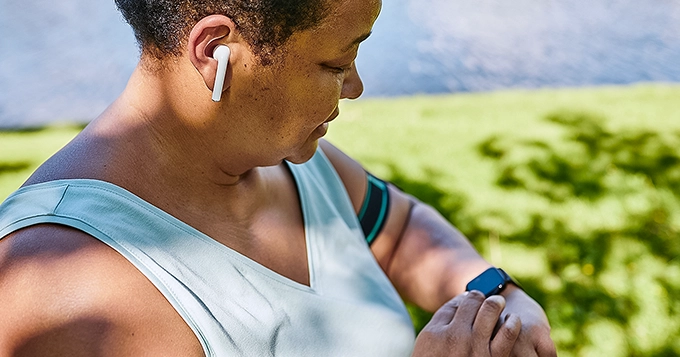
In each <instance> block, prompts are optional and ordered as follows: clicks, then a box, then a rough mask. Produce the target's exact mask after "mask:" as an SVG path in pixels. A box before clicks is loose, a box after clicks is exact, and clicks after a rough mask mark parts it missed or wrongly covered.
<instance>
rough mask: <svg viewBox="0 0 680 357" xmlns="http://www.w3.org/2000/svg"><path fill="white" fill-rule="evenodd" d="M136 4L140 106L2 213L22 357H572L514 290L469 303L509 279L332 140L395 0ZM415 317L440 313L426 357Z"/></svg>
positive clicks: (112, 117) (94, 134)
mask: <svg viewBox="0 0 680 357" xmlns="http://www.w3.org/2000/svg"><path fill="white" fill-rule="evenodd" d="M117 4H118V6H119V9H120V10H121V11H122V13H123V14H124V16H125V18H126V20H127V21H128V22H129V23H130V24H131V25H132V27H133V29H134V31H135V35H136V37H137V39H138V41H139V43H140V47H141V59H140V63H139V65H138V67H137V69H136V70H135V72H134V73H133V75H132V77H131V78H130V81H129V83H128V86H127V88H126V89H125V90H124V92H123V93H122V94H121V96H120V97H119V98H118V99H117V100H116V101H115V102H114V103H113V104H112V105H111V106H110V107H109V108H108V109H107V110H106V111H105V112H104V113H103V114H102V115H101V116H99V117H98V118H97V119H96V120H94V121H93V122H92V123H91V124H90V125H88V127H87V128H86V129H85V130H83V132H82V133H81V134H80V135H78V137H76V138H75V139H74V140H73V141H72V142H71V143H69V144H68V145H67V146H66V147H64V148H63V149H62V150H61V151H59V152H58V153H57V154H55V155H54V156H53V157H52V158H50V159H49V160H48V161H47V162H46V163H45V164H44V165H42V166H41V167H40V168H39V169H38V170H37V171H36V172H35V173H34V174H33V175H32V176H31V178H29V180H28V181H27V182H26V184H25V185H24V187H23V188H22V189H20V190H19V191H18V192H17V193H15V194H14V195H13V196H11V197H10V198H9V199H8V200H7V201H6V202H5V203H4V204H3V206H1V207H0V237H4V238H3V239H2V240H0V264H1V266H2V270H0V272H1V274H0V285H1V286H2V288H1V289H0V299H1V300H2V301H3V306H4V307H5V309H4V310H5V311H9V313H8V314H5V317H4V318H3V320H2V321H1V322H0V331H2V332H0V348H1V349H2V353H3V354H8V355H14V354H16V355H41V356H43V355H60V356H61V355H69V356H78V355H84V356H89V355H116V356H118V355H125V356H128V355H130V356H131V355H135V356H136V355H154V356H155V355H159V356H171V355H178V356H202V355H210V356H212V355H215V356H226V355H228V356H231V355H249V356H262V355H279V356H287V355H296V356H299V355H310V356H316V355H321V354H326V355H331V356H407V355H409V354H410V353H413V355H414V356H444V355H454V356H469V355H473V356H509V355H511V354H512V355H515V356H554V355H555V348H554V346H553V344H552V341H551V340H550V336H549V325H548V323H547V319H546V318H545V314H544V313H543V311H542V310H541V308H540V307H539V306H538V304H536V303H535V302H534V301H533V300H532V299H531V298H529V297H528V296H527V295H526V294H525V293H524V292H523V291H521V290H520V289H519V288H517V287H516V286H514V285H512V284H511V283H510V284H508V285H507V288H506V289H505V290H503V291H502V292H501V293H500V294H501V295H495V296H492V297H490V298H488V299H485V298H484V296H483V295H481V294H480V293H478V292H471V293H468V294H463V295H461V293H462V292H463V290H464V287H465V285H466V284H467V283H468V282H469V281H471V280H473V278H475V277H476V276H478V275H479V274H480V273H482V272H483V271H485V270H486V269H488V268H489V267H490V265H489V264H488V263H486V262H485V261H484V260H483V259H482V258H481V257H480V256H479V255H478V254H477V253H476V252H475V251H474V249H473V248H472V247H471V246H470V244H469V243H468V242H467V240H466V239H465V238H464V237H462V236H461V235H460V233H459V232H458V231H456V230H455V229H454V228H453V227H451V226H450V225H449V224H448V223H447V222H446V221H445V220H444V219H442V217H441V216H439V215H438V214H437V213H436V212H435V211H434V210H433V209H431V208H430V207H427V206H425V205H424V204H422V203H420V202H418V201H416V200H415V199H413V198H412V197H410V196H408V195H406V194H404V193H402V192H400V191H399V190H397V189H395V188H394V187H393V186H391V185H388V184H385V183H384V182H382V181H380V180H379V179H377V178H374V177H372V176H370V175H367V174H366V172H365V171H364V170H363V168H362V167H361V166H360V165H359V164H358V163H357V162H356V161H354V160H352V159H351V158H349V157H347V156H346V155H344V154H343V153H342V152H341V151H339V150H338V149H336V148H335V147H333V146H332V145H331V144H329V143H328V142H325V141H320V139H321V137H323V135H324V134H325V133H326V130H327V128H328V125H329V124H328V123H329V122H330V121H332V120H333V119H334V118H335V117H337V115H338V113H339V111H338V101H339V100H340V99H341V98H349V99H353V98H357V97H358V96H359V95H360V94H361V92H362V83H361V80H360V78H359V75H358V73H357V71H356V68H355V65H354V59H355V58H356V55H357V50H358V47H359V43H360V42H361V41H363V40H364V39H366V38H367V37H368V36H369V35H370V31H371V27H372V25H373V22H374V21H375V19H376V17H377V16H378V13H379V11H380V6H381V4H380V1H379V0H369V1H361V0H342V1H337V2H331V1H323V0H305V1H297V2H293V3H291V2H286V1H265V0H255V1H239V0H232V1H220V0H201V1H198V0H188V1H187V0H184V1H179V0H163V1H152V0H147V1H134V0H127V1H126V0H118V1H117ZM218 46H226V47H228V49H229V56H228V63H227V72H226V76H225V80H224V85H223V90H222V91H221V92H219V93H217V94H218V97H220V100H219V101H218V102H214V101H212V100H211V94H212V93H211V92H212V91H213V89H214V88H215V86H216V80H218V81H220V82H221V79H220V78H219V76H216V73H217V67H218V61H217V60H215V58H213V54H214V52H215V49H216V48H217V47H218ZM225 63H226V62H225ZM217 87H218V88H219V85H218V86H217ZM371 192H373V193H376V192H377V193H378V194H371ZM364 205H366V207H367V208H364ZM366 217H369V218H366ZM366 239H368V241H370V242H369V243H371V245H370V247H369V245H368V244H367V240H366ZM504 286H505V285H504ZM397 292H398V294H397ZM400 296H401V297H400ZM454 297H455V298H454ZM401 298H403V299H406V300H410V301H413V302H414V303H416V304H418V305H419V306H421V307H423V308H425V309H429V310H431V311H434V310H437V309H438V311H437V313H436V314H435V315H434V318H433V319H432V321H431V322H430V324H429V325H428V327H426V329H425V330H424V332H423V333H422V334H421V336H420V337H419V338H418V339H417V340H415V347H414V336H413V330H412V327H411V326H410V320H409V318H408V315H407V313H406V310H405V308H404V306H403V303H402V302H401ZM497 322H498V327H496V325H497ZM520 326H521V329H520ZM494 330H497V331H496V334H495V336H496V337H495V338H493V340H492V339H491V336H492V335H493V334H494Z"/></svg>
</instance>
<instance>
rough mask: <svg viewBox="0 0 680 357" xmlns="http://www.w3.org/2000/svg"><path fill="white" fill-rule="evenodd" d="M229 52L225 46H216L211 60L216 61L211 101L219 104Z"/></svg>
mask: <svg viewBox="0 0 680 357" xmlns="http://www.w3.org/2000/svg"><path fill="white" fill-rule="evenodd" d="M230 54H231V50H230V49H229V47H227V46H225V45H218V46H217V47H215V49H214V50H213V58H214V59H216V60H217V73H215V85H214V86H213V94H212V100H213V101H214V102H219V101H220V99H221V98H222V89H223V88H224V77H225V76H226V75H227V65H228V64H229V55H230Z"/></svg>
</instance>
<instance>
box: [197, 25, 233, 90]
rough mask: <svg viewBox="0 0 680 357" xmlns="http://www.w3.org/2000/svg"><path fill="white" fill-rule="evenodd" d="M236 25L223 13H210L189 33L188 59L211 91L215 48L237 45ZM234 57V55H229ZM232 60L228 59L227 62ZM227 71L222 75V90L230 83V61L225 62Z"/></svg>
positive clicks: (213, 83)
mask: <svg viewBox="0 0 680 357" xmlns="http://www.w3.org/2000/svg"><path fill="white" fill-rule="evenodd" d="M237 41H238V39H237V35H236V26H235V24H234V22H233V21H232V20H231V19H230V18H228V17H226V16H223V15H210V16H207V17H204V18H203V19H201V20H200V21H199V22H197V23H196V25H194V27H193V28H192V29H191V32H190V33H189V40H188V43H187V49H188V54H189V60H190V61H191V63H192V64H193V65H194V67H195V68H196V70H198V73H200V75H201V77H203V82H204V83H205V85H206V87H207V88H208V89H210V90H211V91H212V90H213V89H214V88H215V77H216V74H217V67H218V61H217V60H216V59H215V58H214V55H213V53H214V51H215V48H216V47H217V46H219V45H226V46H229V49H230V50H231V51H233V50H234V47H238V46H237V45H236V42H237ZM230 58H234V56H230ZM231 61H232V60H231V59H229V62H231ZM226 67H227V72H226V75H225V77H224V86H223V89H222V90H223V91H224V90H226V89H227V88H229V86H230V85H231V77H232V73H233V71H232V70H231V68H232V63H227V66H226Z"/></svg>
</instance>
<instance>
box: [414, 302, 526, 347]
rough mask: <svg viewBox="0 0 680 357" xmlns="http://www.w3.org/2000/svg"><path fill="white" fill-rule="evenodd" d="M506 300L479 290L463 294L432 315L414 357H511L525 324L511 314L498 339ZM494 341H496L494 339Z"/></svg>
mask: <svg viewBox="0 0 680 357" xmlns="http://www.w3.org/2000/svg"><path fill="white" fill-rule="evenodd" d="M504 308H505V299H504V298H503V297H502V296H499V295H494V296H491V297H489V298H487V299H485V298H484V295H482V293H480V292H478V291H471V292H469V293H465V294H461V295H458V296H456V297H455V298H453V299H451V300H450V301H448V302H447V303H445V304H444V305H443V306H442V307H441V308H439V310H437V312H436V313H435V314H434V316H432V320H430V322H429V323H428V324H427V325H426V326H425V328H423V330H422V331H421V332H420V334H419V335H418V338H417V339H416V345H415V349H414V351H413V354H412V357H440V356H442V357H443V356H446V357H508V356H510V352H511V351H512V349H513V347H514V345H515V341H516V340H517V337H518V336H519V332H520V329H521V328H522V323H521V321H520V320H519V317H517V315H507V316H506V318H505V321H504V322H503V323H502V324H501V325H500V327H499V328H498V331H497V332H496V334H495V336H494V329H495V327H496V324H497V322H498V319H499V317H500V316H501V312H502V311H503V309H504ZM492 338H493V339H492Z"/></svg>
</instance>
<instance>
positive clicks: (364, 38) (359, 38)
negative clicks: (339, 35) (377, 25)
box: [342, 31, 373, 52]
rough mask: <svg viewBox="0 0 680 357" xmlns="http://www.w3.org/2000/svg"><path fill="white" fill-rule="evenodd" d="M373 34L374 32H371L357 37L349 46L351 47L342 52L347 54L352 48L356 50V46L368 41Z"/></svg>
mask: <svg viewBox="0 0 680 357" xmlns="http://www.w3.org/2000/svg"><path fill="white" fill-rule="evenodd" d="M372 33H373V31H369V32H367V33H365V34H363V35H361V36H359V37H357V38H356V39H355V40H354V41H352V43H350V44H349V46H347V47H345V48H344V49H343V50H342V52H347V51H349V50H351V49H352V48H354V46H357V45H358V44H360V43H362V42H364V41H366V39H367V38H369V37H370V36H371V34H372Z"/></svg>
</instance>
